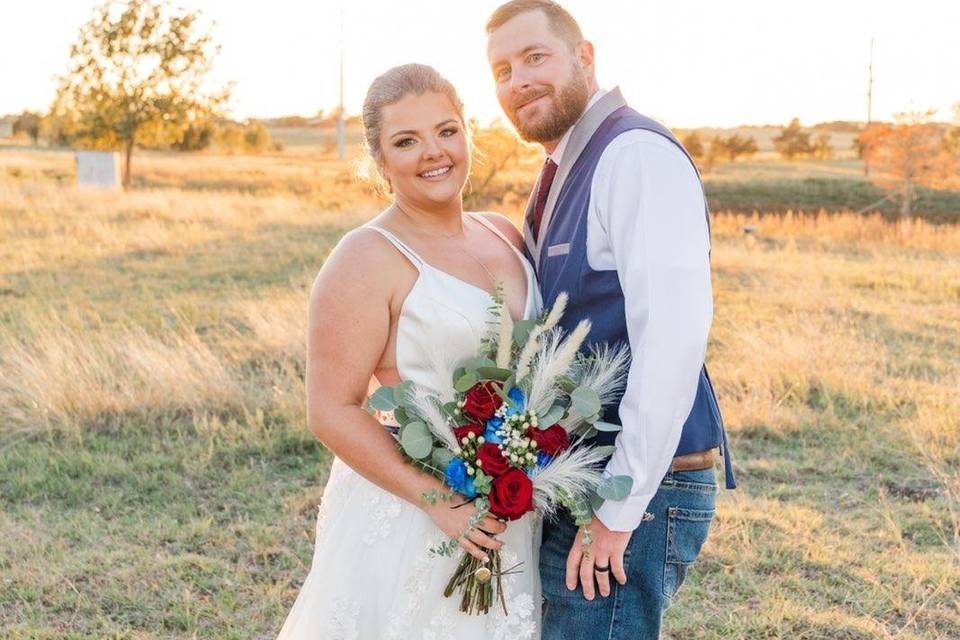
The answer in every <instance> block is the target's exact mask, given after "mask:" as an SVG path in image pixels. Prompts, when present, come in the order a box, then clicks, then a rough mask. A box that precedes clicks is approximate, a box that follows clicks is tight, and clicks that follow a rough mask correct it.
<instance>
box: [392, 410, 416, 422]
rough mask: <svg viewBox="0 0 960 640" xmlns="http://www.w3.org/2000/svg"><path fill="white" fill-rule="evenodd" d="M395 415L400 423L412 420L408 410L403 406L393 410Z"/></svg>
mask: <svg viewBox="0 0 960 640" xmlns="http://www.w3.org/2000/svg"><path fill="white" fill-rule="evenodd" d="M393 417H394V418H396V419H397V422H398V423H400V424H402V425H403V424H406V423H408V422H410V421H411V420H412V418H411V417H410V414H408V413H407V410H406V409H404V408H403V407H397V408H396V409H394V410H393Z"/></svg>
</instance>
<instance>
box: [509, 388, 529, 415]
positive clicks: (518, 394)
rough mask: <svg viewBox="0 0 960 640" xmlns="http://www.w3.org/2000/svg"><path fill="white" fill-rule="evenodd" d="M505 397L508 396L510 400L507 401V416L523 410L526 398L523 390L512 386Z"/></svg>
mask: <svg viewBox="0 0 960 640" xmlns="http://www.w3.org/2000/svg"><path fill="white" fill-rule="evenodd" d="M507 397H508V398H510V402H508V403H507V415H508V416H512V415H515V414H518V413H521V412H522V411H523V410H524V408H525V406H526V401H527V398H526V396H524V395H523V391H521V390H520V389H519V388H517V387H513V388H511V389H510V391H509V392H508V393H507Z"/></svg>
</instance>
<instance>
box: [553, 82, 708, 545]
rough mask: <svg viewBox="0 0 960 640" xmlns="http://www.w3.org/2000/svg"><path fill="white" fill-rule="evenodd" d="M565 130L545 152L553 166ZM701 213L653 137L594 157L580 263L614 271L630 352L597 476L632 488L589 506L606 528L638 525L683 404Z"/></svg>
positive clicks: (702, 243)
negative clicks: (610, 442)
mask: <svg viewBox="0 0 960 640" xmlns="http://www.w3.org/2000/svg"><path fill="white" fill-rule="evenodd" d="M603 93H605V92H604V91H597V92H596V93H595V94H594V95H593V96H592V97H591V100H590V103H589V104H590V105H592V104H593V103H594V102H595V101H596V100H598V99H599V98H600V96H602V95H603ZM571 130H572V128H571ZM571 130H568V131H567V133H566V134H565V135H564V136H563V138H561V140H560V143H559V144H558V145H557V147H556V149H554V152H553V153H552V154H550V158H551V159H553V161H554V162H556V163H557V164H558V165H559V164H560V161H561V160H562V155H563V151H564V149H565V147H566V144H567V141H568V140H569V137H570V131H571ZM704 210H705V203H704V200H703V189H702V187H701V184H700V180H699V178H698V176H697V173H696V170H695V169H694V167H693V165H691V163H690V161H689V160H688V159H687V158H686V156H685V155H684V154H683V152H682V151H681V150H680V149H679V148H677V146H676V145H675V144H673V143H672V142H670V141H669V140H667V139H666V138H664V137H663V136H661V135H660V134H657V133H653V132H652V131H645V130H631V131H626V132H624V133H622V134H620V135H619V136H617V137H616V138H614V139H613V141H611V143H610V144H609V145H608V146H607V148H606V149H604V151H603V153H602V154H601V156H600V159H599V161H598V163H597V168H596V171H595V173H594V176H593V182H592V183H591V192H590V203H589V212H588V220H587V260H588V262H589V264H590V268H592V269H594V270H595V271H613V270H616V272H617V276H618V278H619V280H620V287H621V288H622V289H623V297H624V303H625V305H624V306H625V312H626V320H627V335H628V337H629V341H630V350H631V353H632V360H631V364H630V370H629V373H628V376H627V387H626V391H625V393H624V396H623V400H622V401H621V403H620V420H621V423H622V424H623V429H622V431H621V432H620V433H619V434H618V436H617V440H616V451H615V452H614V454H613V456H612V457H611V459H610V461H609V463H608V464H607V467H606V470H605V473H606V474H609V475H627V476H630V477H631V478H633V487H632V489H631V492H630V495H629V496H627V498H626V499H625V500H622V501H611V500H607V501H606V502H604V503H603V505H602V506H601V507H600V508H599V509H597V511H596V516H597V517H598V518H599V519H600V521H601V522H603V524H604V525H606V527H607V528H608V529H610V530H612V531H632V530H633V529H635V528H636V527H637V526H638V525H639V524H640V522H641V521H642V519H643V515H644V513H645V512H646V509H647V505H648V504H649V503H650V500H651V498H653V496H654V494H655V493H656V492H657V489H658V488H659V485H660V481H661V480H662V479H663V476H664V475H665V474H666V473H667V471H668V470H669V468H670V464H671V462H672V459H673V456H674V453H675V452H676V449H677V445H678V443H679V442H680V433H681V430H682V428H683V423H684V422H685V421H686V418H687V416H688V415H689V414H690V409H691V408H692V407H693V401H694V398H695V396H696V391H697V384H698V382H699V377H700V369H701V367H702V366H703V361H704V356H705V354H706V349H707V334H708V332H709V330H710V323H711V320H712V316H713V298H712V293H711V285H710V257H709V254H710V234H709V230H708V227H707V220H706V216H705V214H704ZM544 233H545V232H544Z"/></svg>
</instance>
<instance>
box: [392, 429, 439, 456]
mask: <svg viewBox="0 0 960 640" xmlns="http://www.w3.org/2000/svg"><path fill="white" fill-rule="evenodd" d="M400 446H402V447H403V451H404V453H406V454H407V455H408V456H410V457H411V458H413V459H415V460H422V459H423V458H426V457H427V456H429V455H430V453H431V452H432V451H433V435H432V434H431V433H430V429H428V428H427V425H425V424H424V423H423V422H420V421H419V420H416V421H414V422H410V423H408V424H406V425H405V426H404V427H403V430H402V431H401V432H400Z"/></svg>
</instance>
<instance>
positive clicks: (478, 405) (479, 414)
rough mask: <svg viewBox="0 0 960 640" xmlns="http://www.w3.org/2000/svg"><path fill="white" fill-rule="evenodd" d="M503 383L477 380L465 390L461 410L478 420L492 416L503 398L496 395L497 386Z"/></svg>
mask: <svg viewBox="0 0 960 640" xmlns="http://www.w3.org/2000/svg"><path fill="white" fill-rule="evenodd" d="M502 386H503V385H502V384H501V383H499V382H478V383H477V384H475V385H473V386H472V387H471V388H470V390H469V391H467V397H466V402H465V404H464V406H463V410H464V411H466V412H467V415H470V416H473V417H474V418H476V419H477V420H479V421H480V422H486V421H487V420H489V419H490V418H492V417H493V414H494V413H496V411H497V409H499V408H500V405H501V404H503V399H502V398H501V397H500V396H499V395H497V388H499V387H502Z"/></svg>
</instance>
